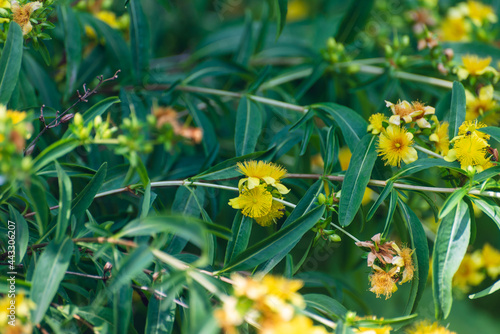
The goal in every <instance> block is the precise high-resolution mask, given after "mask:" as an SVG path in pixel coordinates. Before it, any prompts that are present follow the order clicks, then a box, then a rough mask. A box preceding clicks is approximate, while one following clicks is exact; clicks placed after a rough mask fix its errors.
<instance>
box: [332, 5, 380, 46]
mask: <svg viewBox="0 0 500 334" xmlns="http://www.w3.org/2000/svg"><path fill="white" fill-rule="evenodd" d="M350 3H351V4H350V6H349V9H348V10H347V12H346V13H345V14H344V18H343V19H342V22H341V23H340V26H339V28H338V30H337V35H336V36H335V39H336V40H337V42H339V43H343V44H344V43H350V42H352V41H353V40H354V38H355V37H356V36H357V35H358V33H359V32H360V31H363V27H364V26H365V24H366V22H367V21H368V18H369V17H370V12H371V10H372V8H373V4H374V3H375V1H374V0H365V1H363V4H362V5H360V3H359V2H358V1H351V2H350Z"/></svg>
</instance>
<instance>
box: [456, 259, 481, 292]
mask: <svg viewBox="0 0 500 334" xmlns="http://www.w3.org/2000/svg"><path fill="white" fill-rule="evenodd" d="M482 268H483V258H482V256H481V253H480V252H479V251H475V252H474V253H472V254H465V256H464V258H463V260H462V263H460V267H459V268H458V270H457V272H456V273H455V276H453V286H456V287H458V288H459V289H461V290H462V291H464V292H467V291H468V290H469V288H470V286H476V285H479V284H481V282H482V281H483V280H484V279H485V277H486V276H485V274H484V273H483V272H482V271H481V269H482Z"/></svg>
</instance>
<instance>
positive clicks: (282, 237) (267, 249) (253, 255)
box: [221, 206, 325, 272]
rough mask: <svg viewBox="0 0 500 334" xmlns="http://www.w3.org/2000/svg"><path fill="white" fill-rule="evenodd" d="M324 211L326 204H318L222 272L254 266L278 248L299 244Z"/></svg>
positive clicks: (249, 249) (238, 257)
mask: <svg viewBox="0 0 500 334" xmlns="http://www.w3.org/2000/svg"><path fill="white" fill-rule="evenodd" d="M324 211H325V207H324V206H318V207H316V208H314V209H312V210H311V211H309V212H308V213H306V214H305V215H303V216H301V217H300V218H298V219H297V220H295V221H294V222H293V223H290V224H289V225H287V226H286V227H283V228H282V229H280V230H279V231H278V232H276V233H274V234H273V235H271V236H269V237H267V238H265V239H264V240H262V241H260V242H258V243H256V244H255V245H253V246H252V247H250V248H248V249H247V250H245V251H244V252H242V253H241V254H240V255H238V256H237V257H236V258H235V259H234V260H233V261H231V262H230V263H229V264H227V265H226V266H225V267H224V269H222V270H221V272H225V271H229V270H230V271H238V270H246V269H250V268H253V267H255V266H257V265H259V264H260V263H262V262H264V261H267V260H269V259H270V258H271V257H273V256H274V255H275V253H276V250H277V249H283V248H284V247H287V246H289V245H290V244H293V245H295V244H297V242H298V241H299V240H300V238H301V237H302V236H303V235H304V234H305V233H306V232H307V231H309V230H310V229H311V228H312V227H313V226H314V225H316V223H317V222H318V220H319V219H320V218H321V216H322V215H323V212H324Z"/></svg>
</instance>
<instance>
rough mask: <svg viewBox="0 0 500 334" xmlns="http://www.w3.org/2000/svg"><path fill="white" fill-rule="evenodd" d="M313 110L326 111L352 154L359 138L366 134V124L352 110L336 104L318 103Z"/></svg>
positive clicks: (313, 106)
mask: <svg viewBox="0 0 500 334" xmlns="http://www.w3.org/2000/svg"><path fill="white" fill-rule="evenodd" d="M311 108H313V109H319V110H324V111H326V112H327V113H328V114H329V115H330V116H331V117H333V121H334V122H335V123H336V124H337V126H338V127H339V129H340V131H342V135H343V136H344V140H345V142H346V143H347V146H349V149H350V150H351V152H354V150H355V149H356V146H357V145H358V143H359V142H360V140H361V138H362V137H363V136H364V135H365V134H366V129H367V127H368V123H367V122H366V121H365V120H364V119H363V117H361V116H360V115H359V114H358V113H357V112H355V111H354V110H352V109H350V108H348V107H344V106H341V105H338V104H336V103H330V102H328V103H318V104H313V105H312V106H311Z"/></svg>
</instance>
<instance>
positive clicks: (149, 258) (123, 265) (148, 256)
mask: <svg viewBox="0 0 500 334" xmlns="http://www.w3.org/2000/svg"><path fill="white" fill-rule="evenodd" d="M152 262H153V253H152V252H151V249H149V246H148V245H140V246H139V247H137V248H136V249H134V250H133V251H132V252H131V253H130V254H129V255H128V256H126V257H124V258H123V259H122V261H121V262H120V265H119V266H118V270H117V272H116V273H113V279H112V281H111V282H110V283H109V286H108V288H109V290H110V291H111V292H112V293H116V292H117V291H119V290H121V289H123V288H124V286H126V285H130V283H131V282H132V279H134V278H135V276H137V275H138V274H139V273H142V270H143V269H146V268H147V267H148V266H149V265H150V264H151V263H152Z"/></svg>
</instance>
